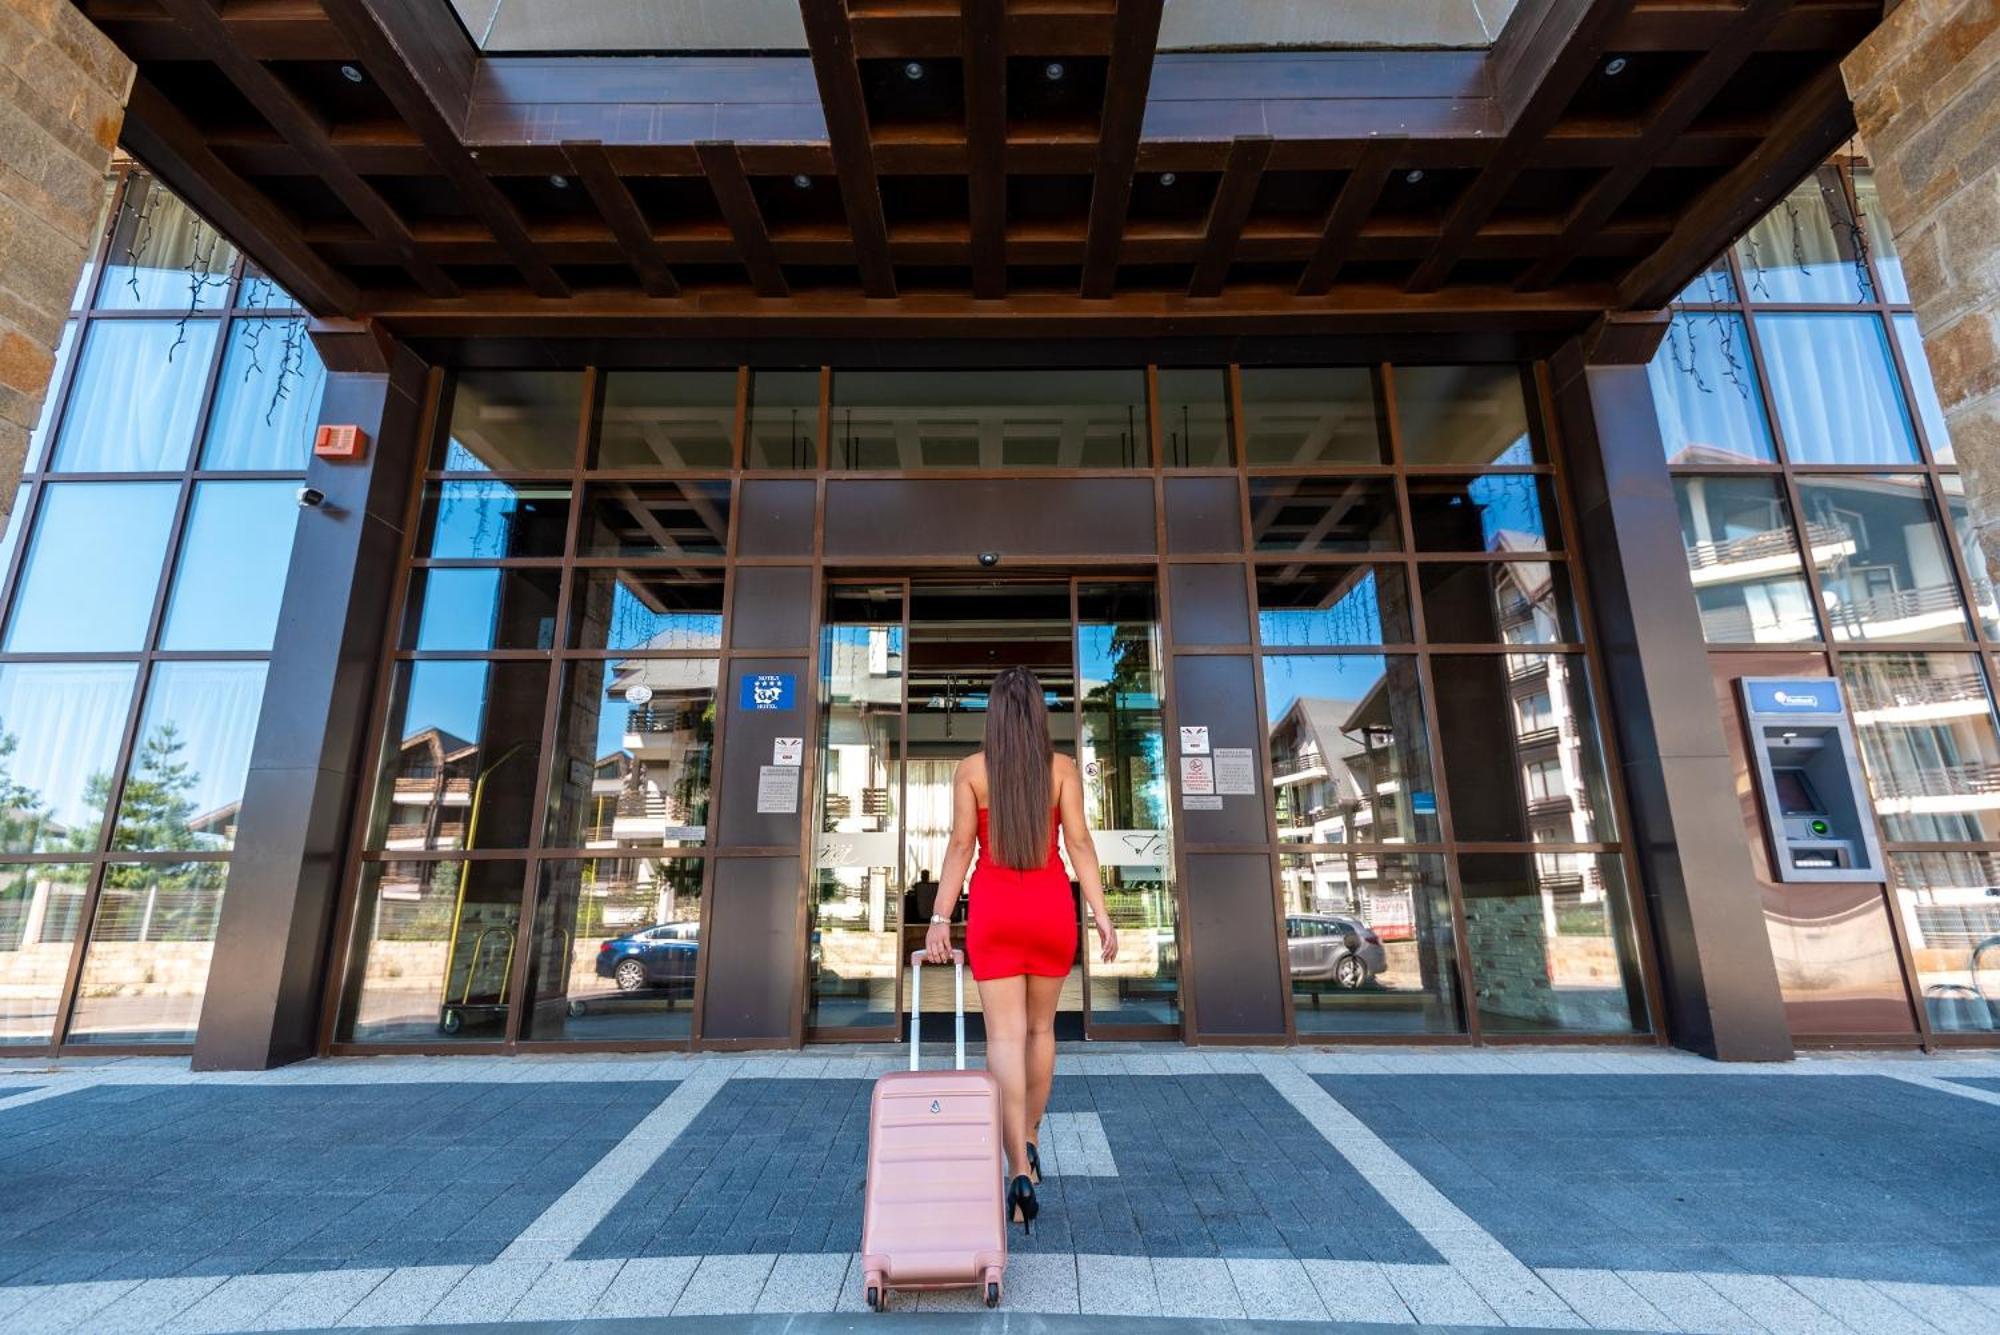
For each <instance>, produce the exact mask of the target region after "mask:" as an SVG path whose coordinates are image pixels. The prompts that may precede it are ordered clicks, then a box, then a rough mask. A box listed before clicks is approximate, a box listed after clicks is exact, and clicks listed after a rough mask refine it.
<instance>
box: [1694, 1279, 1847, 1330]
mask: <svg viewBox="0 0 2000 1335" xmlns="http://www.w3.org/2000/svg"><path fill="white" fill-rule="evenodd" d="M1701 1278H1702V1279H1703V1280H1704V1281H1705V1282H1706V1283H1707V1284H1708V1286H1709V1287H1710V1288H1712V1289H1714V1290H1715V1291H1716V1292H1717V1293H1719V1294H1721V1295H1722V1296H1723V1297H1725V1298H1727V1299H1729V1301H1730V1302H1732V1303H1734V1304H1736V1306H1738V1307H1740V1308H1741V1309H1743V1311H1744V1312H1745V1313H1747V1314H1748V1315H1749V1316H1750V1318H1751V1319H1752V1320H1754V1321H1756V1322H1757V1323H1758V1324H1759V1325H1761V1326H1763V1327H1764V1329H1766V1330H1768V1331H1770V1332H1771V1333H1772V1335H1847V1332H1848V1330H1849V1327H1847V1326H1846V1325H1845V1324H1843V1323H1842V1322H1841V1321H1840V1320H1838V1319H1837V1318H1835V1317H1834V1316H1832V1315H1831V1314H1830V1313H1828V1312H1826V1311H1824V1310H1823V1309H1821V1307H1820V1306H1819V1305H1818V1304H1817V1303H1815V1302H1813V1301H1812V1300H1811V1299H1810V1298H1808V1297H1806V1295H1805V1294H1803V1293H1801V1292H1800V1291H1799V1290H1797V1289H1795V1288H1793V1287H1792V1286H1791V1285H1789V1284H1787V1283H1785V1282H1784V1281H1783V1280H1781V1279H1778V1278H1777V1277H1775V1276H1772V1275H1728V1274H1704V1275H1703V1276H1702V1277H1701Z"/></svg>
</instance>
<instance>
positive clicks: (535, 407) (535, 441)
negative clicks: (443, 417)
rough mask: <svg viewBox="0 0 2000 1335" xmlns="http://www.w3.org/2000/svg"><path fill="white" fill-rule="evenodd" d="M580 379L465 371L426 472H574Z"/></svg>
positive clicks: (539, 373)
mask: <svg viewBox="0 0 2000 1335" xmlns="http://www.w3.org/2000/svg"><path fill="white" fill-rule="evenodd" d="M582 425H583V376H582V375H581V374H579V373H577V372H574V371H465V372H462V373H461V374H460V375H459V377H458V381H457V384H456V386H455V387H454V389H453V391H452V398H451V430H450V432H449V434H448V435H447V437H446V439H445V441H444V443H443V444H442V445H441V446H440V447H439V451H438V456H437V458H435V459H434V460H433V461H432V465H431V466H432V467H434V468H442V469H444V470H445V471H446V472H451V473H508V472H519V471H535V470H545V469H555V470H559V471H561V472H568V471H569V470H570V469H572V468H574V467H575V466H576V443H577V432H578V431H579V430H580V429H581V428H582Z"/></svg>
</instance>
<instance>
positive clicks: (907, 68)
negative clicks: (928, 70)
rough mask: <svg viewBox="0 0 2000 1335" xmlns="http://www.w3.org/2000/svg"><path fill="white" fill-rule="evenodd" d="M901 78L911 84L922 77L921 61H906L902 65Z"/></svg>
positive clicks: (922, 64)
mask: <svg viewBox="0 0 2000 1335" xmlns="http://www.w3.org/2000/svg"><path fill="white" fill-rule="evenodd" d="M903 77H904V78H905V79H908V80H909V81H910V82H911V83H915V82H916V81H917V80H918V79H921V78H923V77H924V63H923V62H922V61H921V60H912V61H908V62H906V63H905V64H904V65H903Z"/></svg>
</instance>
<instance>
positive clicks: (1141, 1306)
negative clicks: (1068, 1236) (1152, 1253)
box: [1076, 1253, 1160, 1316]
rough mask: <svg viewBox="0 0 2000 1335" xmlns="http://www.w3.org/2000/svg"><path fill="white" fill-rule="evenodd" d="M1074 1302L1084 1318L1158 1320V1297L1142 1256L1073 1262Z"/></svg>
mask: <svg viewBox="0 0 2000 1335" xmlns="http://www.w3.org/2000/svg"><path fill="white" fill-rule="evenodd" d="M1076 1288H1077V1301H1078V1305H1079V1307H1080V1309H1081V1310H1082V1312H1083V1313H1084V1315H1086V1316H1158V1315H1159V1314H1160V1293H1159V1290H1158V1288H1156V1287H1155V1286H1154V1283H1153V1264H1152V1262H1151V1261H1149V1260H1147V1259H1146V1258H1145V1257H1144V1256H1098V1255H1092V1254H1090V1253H1083V1254H1079V1255H1078V1256H1077V1258H1076Z"/></svg>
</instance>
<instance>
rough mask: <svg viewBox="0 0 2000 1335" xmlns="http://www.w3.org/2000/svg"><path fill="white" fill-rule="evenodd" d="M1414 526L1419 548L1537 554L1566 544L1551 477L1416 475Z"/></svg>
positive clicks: (1412, 495) (1413, 485)
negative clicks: (1559, 523)
mask: <svg viewBox="0 0 2000 1335" xmlns="http://www.w3.org/2000/svg"><path fill="white" fill-rule="evenodd" d="M1408 486H1409V488H1410V526H1411V528H1412V529H1413V530H1414V535H1413V536H1414V537H1415V539H1416V546H1417V550H1418V551H1420V552H1538V551H1543V550H1549V549H1557V548H1560V547H1561V546H1562V530H1561V528H1560V527H1559V526H1558V523H1557V520H1556V505H1555V493H1554V491H1553V490H1552V489H1551V485H1550V482H1549V479H1548V478H1547V477H1543V476H1538V475H1535V474H1532V473H1488V474H1486V475H1485V476H1483V477H1413V478H1411V479H1410V480H1409V483H1408Z"/></svg>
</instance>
